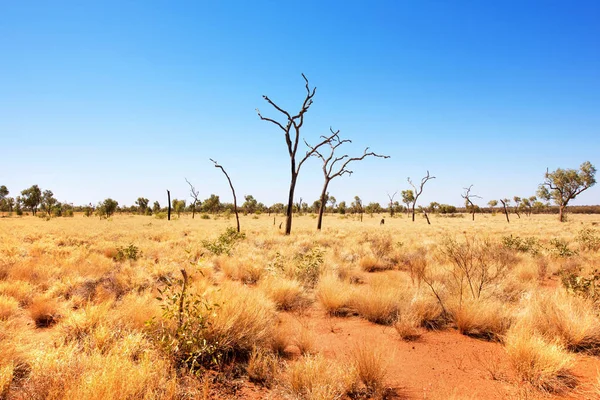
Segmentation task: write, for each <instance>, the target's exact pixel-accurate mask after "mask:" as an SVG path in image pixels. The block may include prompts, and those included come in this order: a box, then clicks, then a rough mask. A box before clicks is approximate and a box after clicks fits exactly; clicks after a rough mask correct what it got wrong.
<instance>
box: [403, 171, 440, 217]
mask: <svg viewBox="0 0 600 400" xmlns="http://www.w3.org/2000/svg"><path fill="white" fill-rule="evenodd" d="M430 179H435V176H429V171H427V175H425V176H424V177H423V178H422V179H421V185H420V186H419V189H417V187H416V186H415V185H414V184H413V183H412V181H411V180H410V178H408V183H410V185H411V186H412V187H413V189H415V199H414V200H413V202H412V221H413V222H415V206H416V205H417V200H419V196H420V195H421V193H423V186H425V184H426V183H427V181H428V180H430Z"/></svg>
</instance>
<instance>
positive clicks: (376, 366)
mask: <svg viewBox="0 0 600 400" xmlns="http://www.w3.org/2000/svg"><path fill="white" fill-rule="evenodd" d="M386 351H387V350H384V349H382V348H378V347H374V346H373V345H372V344H367V343H362V344H359V345H358V346H356V347H355V348H354V349H353V351H352V354H351V357H352V365H353V366H354V369H355V371H356V376H357V378H358V380H360V382H362V384H363V385H364V386H365V388H366V391H367V394H368V395H369V396H370V398H382V397H383V396H384V394H385V390H384V389H385V379H386V376H387V367H388V366H387V364H386V361H385V357H384V354H385V352H386Z"/></svg>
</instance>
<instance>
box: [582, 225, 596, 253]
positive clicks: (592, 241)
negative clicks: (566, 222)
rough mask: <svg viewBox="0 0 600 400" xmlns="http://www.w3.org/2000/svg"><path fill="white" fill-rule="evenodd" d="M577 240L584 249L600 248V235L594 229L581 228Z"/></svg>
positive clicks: (594, 249)
mask: <svg viewBox="0 0 600 400" xmlns="http://www.w3.org/2000/svg"><path fill="white" fill-rule="evenodd" d="M577 241H578V242H579V246H580V247H581V249H582V250H587V251H598V250H600V236H598V232H597V231H596V230H594V229H591V228H585V229H582V230H580V231H579V233H578V234H577Z"/></svg>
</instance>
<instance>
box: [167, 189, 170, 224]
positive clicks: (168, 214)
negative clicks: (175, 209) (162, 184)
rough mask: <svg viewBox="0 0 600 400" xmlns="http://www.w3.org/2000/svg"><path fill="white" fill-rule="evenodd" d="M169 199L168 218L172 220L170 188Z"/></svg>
mask: <svg viewBox="0 0 600 400" xmlns="http://www.w3.org/2000/svg"><path fill="white" fill-rule="evenodd" d="M167 199H168V202H169V205H168V207H167V220H169V221H170V220H171V192H169V191H168V190H167Z"/></svg>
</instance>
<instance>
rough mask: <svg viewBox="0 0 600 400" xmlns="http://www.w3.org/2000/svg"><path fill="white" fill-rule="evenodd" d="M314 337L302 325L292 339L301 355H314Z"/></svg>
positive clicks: (310, 331)
mask: <svg viewBox="0 0 600 400" xmlns="http://www.w3.org/2000/svg"><path fill="white" fill-rule="evenodd" d="M316 341H317V339H316V337H315V334H314V333H313V331H312V330H310V329H309V328H308V327H307V326H304V325H302V326H301V327H300V330H299V331H298V332H297V334H296V337H295V339H294V344H295V345H296V346H298V349H299V350H300V353H301V354H313V353H316Z"/></svg>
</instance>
